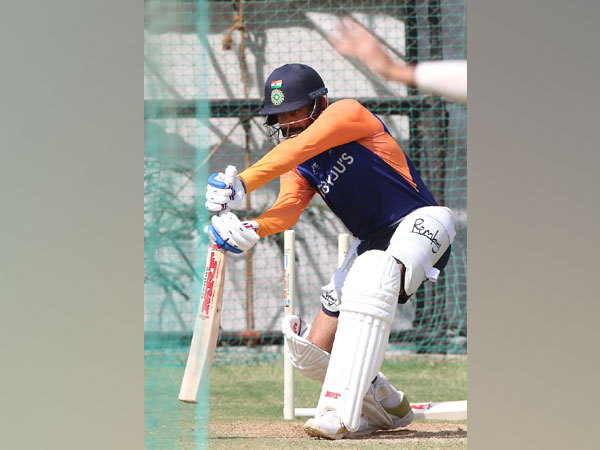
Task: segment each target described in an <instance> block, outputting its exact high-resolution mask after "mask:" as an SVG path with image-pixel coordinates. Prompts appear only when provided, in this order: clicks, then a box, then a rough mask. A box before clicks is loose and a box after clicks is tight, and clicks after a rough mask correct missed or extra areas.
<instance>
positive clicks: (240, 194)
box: [204, 173, 246, 212]
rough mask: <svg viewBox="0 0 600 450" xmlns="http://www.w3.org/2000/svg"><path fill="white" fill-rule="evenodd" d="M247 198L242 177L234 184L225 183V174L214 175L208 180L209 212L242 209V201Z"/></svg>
mask: <svg viewBox="0 0 600 450" xmlns="http://www.w3.org/2000/svg"><path fill="white" fill-rule="evenodd" d="M245 196H246V188H245V187H244V183H243V182H242V179H241V178H240V177H237V176H236V177H235V178H234V180H233V183H227V182H226V181H225V174H224V173H213V174H212V175H211V176H210V177H209V178H208V185H207V186H206V203H205V204H204V205H205V207H206V209H208V210H209V211H213V212H215V211H223V210H224V209H225V208H226V207H229V208H231V209H239V208H242V206H243V205H242V200H243V199H244V197H245Z"/></svg>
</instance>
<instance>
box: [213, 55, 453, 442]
mask: <svg viewBox="0 0 600 450" xmlns="http://www.w3.org/2000/svg"><path fill="white" fill-rule="evenodd" d="M327 93H328V91H327V88H326V87H325V84H324V83H323V80H322V79H321V77H320V76H319V74H318V73H317V72H316V71H315V70H314V69H312V68H311V67H309V66H307V65H304V64H286V65H284V66H282V67H279V68H277V69H276V70H275V71H273V73H271V75H270V76H269V77H268V79H267V81H266V83H265V97H264V106H263V108H262V110H261V114H262V115H264V116H266V121H265V126H266V127H268V129H269V130H270V133H271V136H273V137H275V138H276V139H277V141H278V142H279V144H278V145H276V146H275V147H274V148H273V149H272V150H271V151H270V152H268V153H267V154H266V155H265V156H264V157H263V158H261V159H260V160H259V161H258V162H256V164H254V165H252V166H251V167H249V168H247V169H246V170H244V171H243V172H241V173H240V174H239V175H238V176H237V177H236V178H235V180H234V182H233V183H226V182H225V181H224V180H225V177H224V174H222V173H219V174H213V175H211V176H210V178H209V182H208V187H207V193H206V200H207V201H206V208H207V209H208V210H210V211H220V210H222V209H224V207H225V205H227V206H228V207H229V208H231V209H236V208H240V207H242V202H243V199H244V196H245V195H247V194H248V193H250V192H252V191H254V190H256V189H258V188H259V187H261V186H263V185H264V184H266V183H268V182H269V181H271V180H273V179H275V178H276V177H280V192H279V195H278V197H277V200H276V201H275V203H274V204H273V206H272V207H271V208H269V209H268V210H267V211H265V212H264V213H263V214H261V215H260V216H259V217H257V218H254V219H252V220H245V221H241V220H240V219H238V217H237V216H236V215H235V214H234V213H233V212H229V213H226V214H223V215H221V216H216V215H215V216H213V218H212V222H211V225H210V226H209V227H208V232H209V234H210V236H211V237H212V239H213V240H214V241H215V242H216V243H217V244H218V245H219V246H221V247H222V248H224V249H226V250H228V251H230V252H233V253H238V254H240V253H244V252H246V251H247V250H248V249H250V248H251V247H252V246H254V245H255V244H256V242H258V240H259V239H260V238H261V237H265V236H268V235H271V234H274V233H279V232H282V231H284V230H286V229H288V228H291V227H292V226H294V225H295V224H296V222H297V221H298V218H299V217H300V215H301V214H302V212H303V211H304V209H305V208H306V207H307V205H308V203H309V202H310V200H311V198H312V197H313V196H314V195H315V194H318V195H320V196H321V197H322V198H323V200H324V201H325V203H326V204H327V205H328V207H329V208H330V209H331V211H332V212H333V213H334V214H335V215H336V216H337V217H339V219H340V220H341V221H342V222H343V223H344V225H345V226H346V227H347V228H348V230H349V231H350V232H351V233H352V234H353V236H354V237H355V239H354V242H353V243H352V245H351V247H350V251H349V252H348V256H347V257H346V260H345V261H344V263H343V264H342V265H341V266H340V268H339V269H338V270H337V271H336V272H335V273H334V274H333V276H332V277H331V281H330V282H329V283H328V284H327V285H326V286H323V287H322V288H321V292H320V301H321V303H322V305H321V309H320V310H319V313H318V314H317V316H316V318H315V319H314V321H313V323H312V325H309V324H307V323H306V322H305V321H304V320H302V319H301V318H300V317H297V316H293V315H289V316H286V317H285V318H284V320H283V323H282V329H283V332H284V334H285V336H286V338H287V339H288V344H289V352H290V357H291V360H292V362H293V364H294V366H295V367H296V368H297V369H298V370H299V371H300V372H301V373H303V374H304V375H306V376H308V377H310V378H312V379H316V380H320V381H322V383H323V388H322V391H321V395H320V398H319V402H318V405H317V408H316V414H315V417H314V418H312V419H309V420H308V421H307V422H306V424H305V425H304V429H305V431H306V433H308V434H309V435H311V436H316V437H323V438H328V439H340V438H352V437H356V436H363V435H368V434H371V433H373V432H374V431H376V430H380V429H394V428H398V427H405V426H407V425H409V424H410V423H411V422H412V420H413V412H412V409H411V407H410V403H409V401H408V398H407V397H406V395H405V394H404V393H403V392H402V391H399V390H397V389H396V388H394V386H392V385H391V384H390V383H389V382H388V380H387V379H386V377H385V376H384V375H383V374H382V373H381V372H380V371H379V370H380V368H381V365H382V362H383V357H384V353H385V350H386V347H387V345H388V339H389V333H390V327H391V324H392V322H393V320H394V315H395V312H396V308H397V305H398V304H399V303H400V304H404V303H406V302H407V301H408V300H409V299H410V297H411V296H412V295H413V294H414V293H415V291H416V290H417V289H418V288H419V286H420V285H421V284H422V283H423V282H424V281H425V280H427V279H428V280H431V281H436V279H437V277H438V275H439V274H440V271H441V270H443V269H444V267H445V266H446V264H447V262H448V259H449V257H450V251H451V244H452V241H453V239H454V236H455V231H454V227H453V217H452V212H451V210H450V209H448V208H446V207H442V206H438V204H437V203H436V201H435V200H434V198H433V197H432V195H431V193H430V192H429V191H428V189H427V186H425V184H424V183H423V180H422V179H421V177H420V176H419V174H418V173H417V171H416V170H415V167H414V166H413V164H412V162H411V161H410V159H409V158H408V157H407V156H406V154H405V153H404V152H403V150H402V149H401V148H400V146H399V145H398V143H397V142H396V141H395V140H394V138H393V137H392V136H391V134H390V132H389V130H388V129H387V127H386V126H385V124H384V123H383V122H382V120H381V119H380V118H379V117H377V116H376V115H374V114H372V113H371V112H369V111H368V110H367V109H366V108H364V107H363V106H362V105H361V104H360V103H359V102H357V101H356V100H353V99H343V100H339V101H337V102H334V103H332V104H329V100H328V96H327Z"/></svg>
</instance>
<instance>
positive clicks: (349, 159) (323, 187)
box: [317, 153, 354, 195]
mask: <svg viewBox="0 0 600 450" xmlns="http://www.w3.org/2000/svg"><path fill="white" fill-rule="evenodd" d="M352 163H354V157H353V156H351V155H349V154H348V153H342V155H341V156H340V157H339V158H338V160H337V161H336V163H335V164H334V166H333V167H332V168H331V170H330V171H329V172H328V173H327V174H326V175H325V180H323V181H321V182H320V183H319V185H318V186H317V187H318V188H319V191H320V192H321V194H323V195H327V194H329V191H330V190H331V187H332V186H333V185H334V184H335V182H336V181H337V179H338V178H339V177H340V176H342V174H343V173H344V172H345V171H346V169H347V168H348V166H350V165H351V164H352Z"/></svg>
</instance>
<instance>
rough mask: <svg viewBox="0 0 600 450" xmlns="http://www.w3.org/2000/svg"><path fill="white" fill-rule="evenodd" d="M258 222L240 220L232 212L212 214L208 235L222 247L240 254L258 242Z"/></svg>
mask: <svg viewBox="0 0 600 450" xmlns="http://www.w3.org/2000/svg"><path fill="white" fill-rule="evenodd" d="M257 230H258V224H257V223H256V222H254V221H251V220H244V221H240V219H238V218H237V216H236V215H235V214H234V213H232V212H228V213H224V214H221V215H220V216H213V218H212V219H211V224H210V225H209V226H208V227H207V232H208V235H209V237H210V238H211V239H212V240H213V241H214V242H215V243H216V244H217V245H218V246H219V247H221V248H222V249H225V250H227V251H229V252H232V253H236V254H240V253H244V252H247V251H248V250H250V249H251V248H252V247H254V244H256V243H257V242H258V240H259V239H260V236H259V235H258V233H257V232H256V231H257Z"/></svg>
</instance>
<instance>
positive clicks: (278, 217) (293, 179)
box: [254, 169, 316, 238]
mask: <svg viewBox="0 0 600 450" xmlns="http://www.w3.org/2000/svg"><path fill="white" fill-rule="evenodd" d="M279 183H280V187H279V195H278V196H277V200H276V201H275V203H274V204H273V206H271V207H270V208H269V209H268V210H267V211H265V212H264V213H263V214H261V215H260V216H259V217H258V218H256V219H254V220H256V222H257V223H258V235H259V236H260V237H261V238H262V237H265V236H269V235H271V234H275V233H279V232H281V231H285V230H287V229H288V228H291V227H293V226H294V225H296V222H298V218H299V217H300V214H302V212H303V211H304V210H305V209H306V207H307V206H308V204H309V203H310V200H311V199H312V198H313V196H314V195H315V192H316V191H315V190H314V189H313V188H312V187H311V185H310V184H308V181H306V180H305V179H304V178H303V177H302V176H301V175H300V173H298V170H297V169H293V170H290V171H289V172H286V173H284V174H283V175H281V178H280V182H279Z"/></svg>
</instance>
